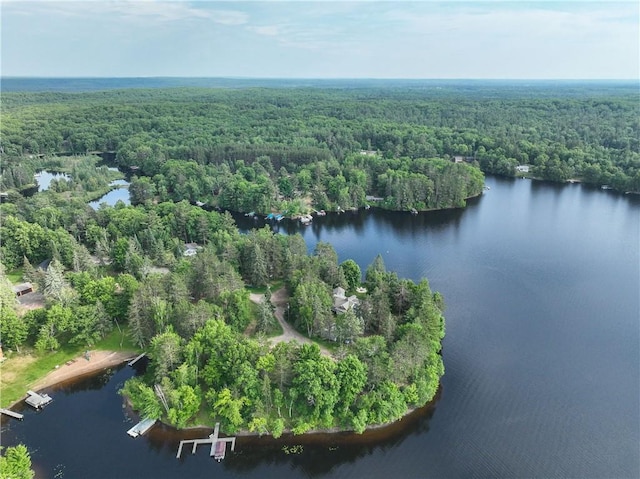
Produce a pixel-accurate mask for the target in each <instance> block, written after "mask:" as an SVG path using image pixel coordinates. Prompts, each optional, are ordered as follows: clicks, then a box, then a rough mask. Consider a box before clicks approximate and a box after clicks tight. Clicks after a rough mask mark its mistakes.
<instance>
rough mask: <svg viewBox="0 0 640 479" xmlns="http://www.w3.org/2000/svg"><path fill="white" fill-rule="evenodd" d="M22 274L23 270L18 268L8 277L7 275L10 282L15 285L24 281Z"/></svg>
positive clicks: (8, 274)
mask: <svg viewBox="0 0 640 479" xmlns="http://www.w3.org/2000/svg"><path fill="white" fill-rule="evenodd" d="M22 273H23V270H22V268H17V269H14V270H13V271H11V272H10V273H7V274H6V275H7V278H9V281H11V282H12V283H13V284H18V283H22V282H23V281H24V280H23V279H22Z"/></svg>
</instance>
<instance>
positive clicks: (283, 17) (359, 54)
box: [1, 0, 640, 81]
mask: <svg viewBox="0 0 640 479" xmlns="http://www.w3.org/2000/svg"><path fill="white" fill-rule="evenodd" d="M1 6H2V16H1V27H2V45H1V54H2V64H1V67H2V75H3V77H36V78H248V79H263V78H264V79H315V80H320V79H367V80H374V79H380V80H391V79H403V80H411V79H418V80H426V79H433V80H529V81H531V80H637V79H638V78H640V46H639V45H638V38H639V36H640V27H639V21H640V20H639V18H640V5H639V4H638V2H636V1H628V0H623V1H618V2H607V1H588V0H587V1H579V0H577V1H576V0H564V1H548V0H542V1H537V2H516V1H512V2H502V1H457V0H455V1H431V0H424V1H413V2H402V1H400V2H377V1H368V0H360V1H351V2H337V1H313V2H303V1H289V2H275V1H253V2H241V1H218V2H213V1H197V0H196V1H178V0H173V1H162V0H144V1H126V0H122V1H117V2H103V1H99V0H98V1H95V0H88V1H82V2H81V1H56V0H54V1H19V0H18V1H15V0H13V1H7V0H2V3H1Z"/></svg>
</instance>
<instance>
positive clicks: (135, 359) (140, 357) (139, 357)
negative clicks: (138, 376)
mask: <svg viewBox="0 0 640 479" xmlns="http://www.w3.org/2000/svg"><path fill="white" fill-rule="evenodd" d="M146 355H147V353H142V354H141V355H140V356H137V357H135V358H133V359H132V360H131V361H129V363H128V364H129V366H133V365H134V364H135V363H137V362H138V361H140V360H141V359H142V358H144V357H145V356H146Z"/></svg>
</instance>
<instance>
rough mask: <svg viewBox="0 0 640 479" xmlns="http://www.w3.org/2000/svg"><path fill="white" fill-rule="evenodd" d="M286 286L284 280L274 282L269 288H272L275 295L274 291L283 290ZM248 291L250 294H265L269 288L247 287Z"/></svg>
mask: <svg viewBox="0 0 640 479" xmlns="http://www.w3.org/2000/svg"><path fill="white" fill-rule="evenodd" d="M283 286H284V281H283V280H281V279H280V280H278V281H274V282H273V283H270V284H269V287H270V288H271V292H272V293H273V292H274V291H278V290H279V289H280V288H282V287H283ZM245 289H246V290H248V291H249V292H250V293H256V294H264V293H266V292H267V287H266V286H260V287H258V286H246V287H245Z"/></svg>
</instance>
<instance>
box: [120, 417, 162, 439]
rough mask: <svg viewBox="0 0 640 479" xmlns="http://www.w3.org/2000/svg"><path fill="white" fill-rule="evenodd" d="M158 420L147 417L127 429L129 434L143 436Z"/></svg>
mask: <svg viewBox="0 0 640 479" xmlns="http://www.w3.org/2000/svg"><path fill="white" fill-rule="evenodd" d="M156 421H157V419H151V418H148V417H147V418H145V419H143V420H142V421H140V422H139V423H138V424H136V425H135V426H133V427H132V428H131V429H129V430H128V431H127V434H129V436H131V437H138V436H142V435H143V434H144V433H146V432H147V431H148V430H149V429H151V428H152V427H153V425H154V424H155V423H156Z"/></svg>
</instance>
